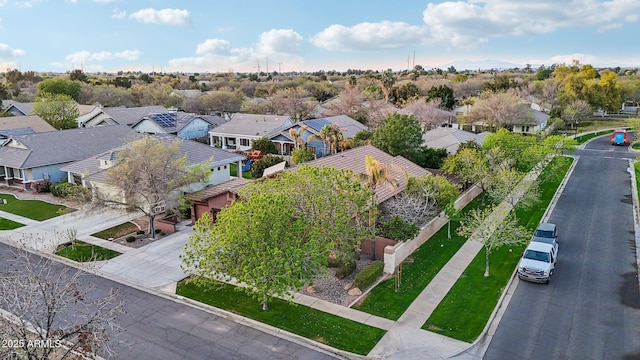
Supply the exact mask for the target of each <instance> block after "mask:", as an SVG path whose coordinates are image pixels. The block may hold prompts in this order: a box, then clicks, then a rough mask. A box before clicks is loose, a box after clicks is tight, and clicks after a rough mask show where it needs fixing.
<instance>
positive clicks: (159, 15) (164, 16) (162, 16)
mask: <svg viewBox="0 0 640 360" xmlns="http://www.w3.org/2000/svg"><path fill="white" fill-rule="evenodd" d="M129 18H131V19H134V20H136V21H138V22H141V23H144V24H165V25H188V24H190V23H191V14H190V13H189V11H188V10H180V9H162V10H155V9H152V8H148V9H142V10H138V11H136V12H134V13H132V14H131V15H129Z"/></svg>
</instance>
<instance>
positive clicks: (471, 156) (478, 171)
mask: <svg viewBox="0 0 640 360" xmlns="http://www.w3.org/2000/svg"><path fill="white" fill-rule="evenodd" d="M442 171H444V172H445V173H447V174H454V175H457V176H459V177H460V180H461V181H463V182H465V183H472V184H476V185H477V186H478V187H480V189H482V205H484V203H485V191H486V190H487V187H488V186H489V184H490V183H491V171H492V169H491V167H490V166H489V161H488V159H487V158H486V157H485V156H484V154H483V152H481V151H478V150H475V149H462V150H461V151H458V152H457V153H456V154H455V155H454V156H451V157H448V158H447V159H446V160H445V161H444V164H443V165H442Z"/></svg>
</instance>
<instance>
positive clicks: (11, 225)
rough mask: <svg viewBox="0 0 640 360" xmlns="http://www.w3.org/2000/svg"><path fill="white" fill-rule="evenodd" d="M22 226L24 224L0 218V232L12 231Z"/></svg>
mask: <svg viewBox="0 0 640 360" xmlns="http://www.w3.org/2000/svg"><path fill="white" fill-rule="evenodd" d="M23 226H24V224H20V223H19V222H15V221H12V220H9V219H5V218H0V230H13V229H17V228H19V227H23Z"/></svg>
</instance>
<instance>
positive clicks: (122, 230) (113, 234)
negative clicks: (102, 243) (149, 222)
mask: <svg viewBox="0 0 640 360" xmlns="http://www.w3.org/2000/svg"><path fill="white" fill-rule="evenodd" d="M138 230H140V229H139V228H138V226H136V224H134V223H132V222H126V223H122V224H119V225H116V226H113V227H110V228H108V229H104V230H101V231H98V232H97V233H93V234H91V236H95V237H98V238H100V239H104V240H109V239H112V238H113V239H117V238H119V237H123V236H125V235H129V234H133V233H135V232H136V231H138Z"/></svg>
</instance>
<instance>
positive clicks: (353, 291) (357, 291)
mask: <svg viewBox="0 0 640 360" xmlns="http://www.w3.org/2000/svg"><path fill="white" fill-rule="evenodd" d="M347 294H348V295H349V296H360V295H362V290H360V289H358V288H357V287H356V288H353V289H351V290H349V291H348V292H347Z"/></svg>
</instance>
